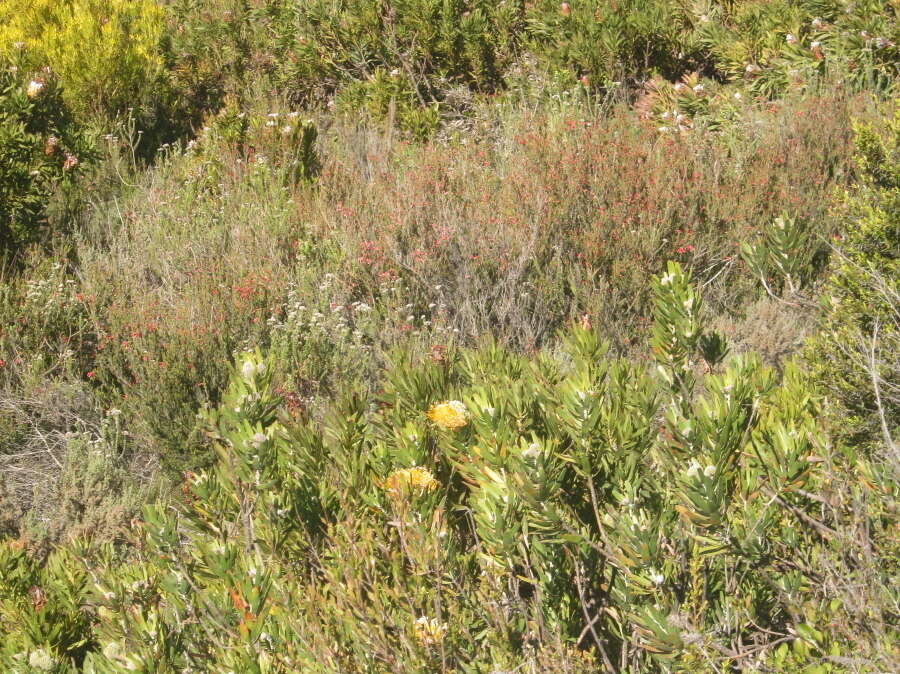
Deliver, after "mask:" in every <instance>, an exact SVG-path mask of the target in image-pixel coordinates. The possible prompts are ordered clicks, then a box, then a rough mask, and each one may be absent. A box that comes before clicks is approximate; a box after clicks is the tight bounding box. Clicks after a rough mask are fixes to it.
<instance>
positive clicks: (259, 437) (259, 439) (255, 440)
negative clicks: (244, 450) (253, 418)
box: [250, 433, 268, 449]
mask: <svg viewBox="0 0 900 674" xmlns="http://www.w3.org/2000/svg"><path fill="white" fill-rule="evenodd" d="M266 440H268V438H267V437H266V436H265V434H264V433H254V434H253V437H252V438H251V439H250V444H251V445H253V447H254V448H256V449H259V448H260V446H261V445H262V444H263V443H264V442H265V441H266Z"/></svg>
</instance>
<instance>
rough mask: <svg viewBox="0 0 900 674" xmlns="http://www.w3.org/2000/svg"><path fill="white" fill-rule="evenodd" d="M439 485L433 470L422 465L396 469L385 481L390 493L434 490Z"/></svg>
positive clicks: (386, 488) (385, 486)
mask: <svg viewBox="0 0 900 674" xmlns="http://www.w3.org/2000/svg"><path fill="white" fill-rule="evenodd" d="M438 485H439V483H438V481H437V480H435V479H434V475H432V474H431V471H429V470H428V469H427V468H421V467H420V466H413V467H412V468H402V469H400V470H396V471H394V472H393V473H391V474H390V475H388V478H387V479H386V480H385V481H384V488H385V490H387V492H388V493H389V494H401V493H405V492H410V491H416V492H420V493H423V492H426V491H434V490H435V489H437V488H438Z"/></svg>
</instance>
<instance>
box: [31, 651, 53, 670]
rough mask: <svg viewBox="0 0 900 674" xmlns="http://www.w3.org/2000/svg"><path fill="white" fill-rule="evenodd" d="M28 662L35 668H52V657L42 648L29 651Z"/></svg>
mask: <svg viewBox="0 0 900 674" xmlns="http://www.w3.org/2000/svg"><path fill="white" fill-rule="evenodd" d="M28 664H29V666H31V667H34V668H35V669H41V670H44V671H46V670H48V669H53V658H52V657H50V654H49V653H48V652H47V651H45V650H44V649H43V648H39V649H37V650H36V651H31V653H29V654H28Z"/></svg>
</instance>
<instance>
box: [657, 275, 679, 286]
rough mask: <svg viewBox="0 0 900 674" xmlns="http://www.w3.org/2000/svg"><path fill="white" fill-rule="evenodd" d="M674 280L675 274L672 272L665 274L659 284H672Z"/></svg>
mask: <svg viewBox="0 0 900 674" xmlns="http://www.w3.org/2000/svg"><path fill="white" fill-rule="evenodd" d="M674 280H675V274H672V273H669V274H663V277H662V278H661V279H659V284H660V285H663V286H667V285H671V284H672V282H673V281H674Z"/></svg>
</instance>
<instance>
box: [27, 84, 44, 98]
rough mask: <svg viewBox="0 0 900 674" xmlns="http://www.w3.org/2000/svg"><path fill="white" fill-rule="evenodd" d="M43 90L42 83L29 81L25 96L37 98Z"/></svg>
mask: <svg viewBox="0 0 900 674" xmlns="http://www.w3.org/2000/svg"><path fill="white" fill-rule="evenodd" d="M43 89H44V83H43V82H41V81H40V80H31V81H30V82H29V83H28V88H27V89H26V90H25V94H26V95H27V96H28V98H37V97H38V96H40V95H41V91H43Z"/></svg>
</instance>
